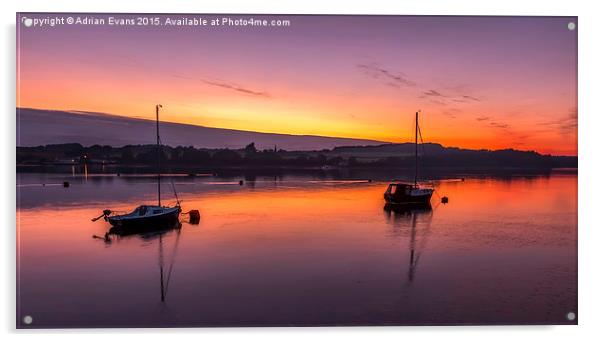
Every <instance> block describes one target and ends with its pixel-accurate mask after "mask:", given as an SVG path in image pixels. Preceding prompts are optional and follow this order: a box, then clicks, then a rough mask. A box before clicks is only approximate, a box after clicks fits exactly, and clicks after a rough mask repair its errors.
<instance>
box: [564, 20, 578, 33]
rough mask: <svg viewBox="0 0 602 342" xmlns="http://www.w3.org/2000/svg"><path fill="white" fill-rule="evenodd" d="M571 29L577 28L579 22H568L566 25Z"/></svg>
mask: <svg viewBox="0 0 602 342" xmlns="http://www.w3.org/2000/svg"><path fill="white" fill-rule="evenodd" d="M566 27H567V28H568V29H569V30H570V31H574V30H575V28H577V24H575V23H574V22H572V21H571V22H570V23H568V25H567V26H566Z"/></svg>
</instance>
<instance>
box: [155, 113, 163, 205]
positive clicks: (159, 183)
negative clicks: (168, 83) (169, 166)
mask: <svg viewBox="0 0 602 342" xmlns="http://www.w3.org/2000/svg"><path fill="white" fill-rule="evenodd" d="M159 108H162V106H161V105H156V106H155V112H156V115H157V197H158V199H159V201H158V202H159V204H158V205H159V206H161V143H160V139H159Z"/></svg>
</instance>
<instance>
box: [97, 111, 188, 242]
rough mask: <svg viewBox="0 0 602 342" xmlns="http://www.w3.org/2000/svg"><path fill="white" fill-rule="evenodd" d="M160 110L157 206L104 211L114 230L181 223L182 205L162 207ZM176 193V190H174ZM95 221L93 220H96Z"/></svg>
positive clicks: (148, 227)
mask: <svg viewBox="0 0 602 342" xmlns="http://www.w3.org/2000/svg"><path fill="white" fill-rule="evenodd" d="M159 108H162V106H161V105H156V106H155V113H156V117H157V197H158V201H157V205H146V204H143V205H140V206H138V207H137V208H136V209H134V210H133V211H132V212H130V213H128V214H124V215H111V214H112V212H111V211H110V210H108V209H106V210H104V211H103V215H101V216H99V217H97V218H96V219H99V218H100V217H104V219H105V220H106V221H108V222H109V223H110V224H111V225H112V226H113V228H115V229H119V230H134V231H136V230H152V229H160V228H164V227H168V226H171V225H175V224H176V223H178V222H179V216H180V212H181V211H182V209H181V208H180V203H179V201H178V200H177V195H176V200H177V203H176V205H174V206H172V207H170V206H162V205H161V139H160V137H159ZM174 191H175V189H174ZM96 219H93V220H96Z"/></svg>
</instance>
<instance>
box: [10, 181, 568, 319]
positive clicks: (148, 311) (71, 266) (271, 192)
mask: <svg viewBox="0 0 602 342" xmlns="http://www.w3.org/2000/svg"><path fill="white" fill-rule="evenodd" d="M173 179H174V182H175V183H176V187H177V188H178V192H179V195H180V198H181V199H183V209H184V211H187V210H189V209H199V210H200V211H201V221H200V223H199V224H198V225H191V224H189V223H186V222H183V224H182V227H181V229H179V230H172V231H168V232H164V233H163V234H147V235H144V236H142V235H135V236H129V237H113V240H112V241H111V242H110V243H106V242H105V241H103V240H102V239H95V238H93V237H92V236H93V235H104V233H105V232H106V231H107V230H108V228H109V225H108V223H106V222H104V221H102V220H100V221H97V222H94V223H93V222H91V220H90V219H91V218H92V217H95V216H98V215H99V214H100V213H101V211H102V209H104V208H111V209H115V210H131V209H132V208H133V207H134V206H136V205H138V204H140V203H143V202H146V203H153V202H154V201H155V192H154V191H155V184H154V183H153V179H152V178H149V177H144V176H137V177H136V176H128V177H125V176H122V177H116V176H94V175H91V176H89V177H88V178H87V179H84V178H82V177H81V176H77V175H76V176H72V175H57V174H53V175H52V174H47V175H44V174H19V175H18V185H17V186H18V187H17V192H18V208H17V220H18V270H19V273H18V292H19V293H18V295H19V297H18V301H17V303H18V315H17V319H18V325H19V326H20V327H25V325H24V324H22V323H21V317H23V316H25V315H30V316H32V317H33V324H32V325H30V326H29V327H105V326H116V327H121V326H123V327H125V326H128V327H129V326H249V325H258V326H266V325H267V326H283V325H297V326H299V325H357V324H360V325H367V324H374V325H389V324H402V325H405V324H504V323H523V324H525V323H531V324H569V323H575V321H573V322H569V321H567V319H566V314H567V313H568V312H571V311H572V312H576V310H577V253H576V252H577V214H576V213H577V176H576V175H574V174H566V173H552V174H550V175H546V176H540V177H536V176H529V177H518V176H517V177H508V178H504V179H498V178H487V177H480V178H466V180H465V181H463V182H462V181H453V180H449V181H441V182H439V183H438V184H437V193H438V195H437V194H436V195H434V196H433V201H432V202H433V204H434V205H433V210H431V211H425V210H414V211H408V212H398V213H396V212H388V211H386V210H383V206H384V202H383V199H382V193H383V191H384V190H385V187H386V183H384V182H378V181H375V182H371V183H368V182H344V181H340V180H337V179H323V178H315V177H311V176H307V177H303V176H294V177H293V176H291V177H286V176H284V177H275V178H274V177H264V178H262V177H257V178H256V179H255V181H252V182H248V181H247V182H245V184H244V185H243V186H239V185H238V182H237V179H220V178H212V177H196V178H192V177H173ZM63 180H69V181H71V187H69V188H63V187H62V181H63ZM42 184H44V186H43V185H42ZM168 184H169V182H168V181H167V180H166V183H165V185H164V190H165V191H164V197H166V201H172V202H173V196H172V195H171V189H170V186H168ZM439 195H440V196H448V197H449V203H448V204H446V205H443V204H439V202H440V201H439V197H438V196H439ZM184 220H185V218H183V221H184ZM161 267H162V268H163V274H164V292H165V296H166V297H165V302H161V280H160V270H161Z"/></svg>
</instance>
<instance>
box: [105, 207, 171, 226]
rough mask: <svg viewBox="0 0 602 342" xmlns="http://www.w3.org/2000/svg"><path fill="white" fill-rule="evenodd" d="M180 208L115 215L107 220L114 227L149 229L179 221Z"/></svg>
mask: <svg viewBox="0 0 602 342" xmlns="http://www.w3.org/2000/svg"><path fill="white" fill-rule="evenodd" d="M180 211H181V210H180V208H179V207H178V208H173V209H171V210H168V211H166V212H165V213H162V214H160V215H153V216H142V217H127V215H123V216H115V217H109V218H108V219H107V220H108V221H109V223H110V224H111V225H112V226H113V228H114V229H121V230H140V231H151V230H157V229H163V228H166V227H170V226H173V225H175V224H176V223H178V222H179V217H180Z"/></svg>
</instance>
